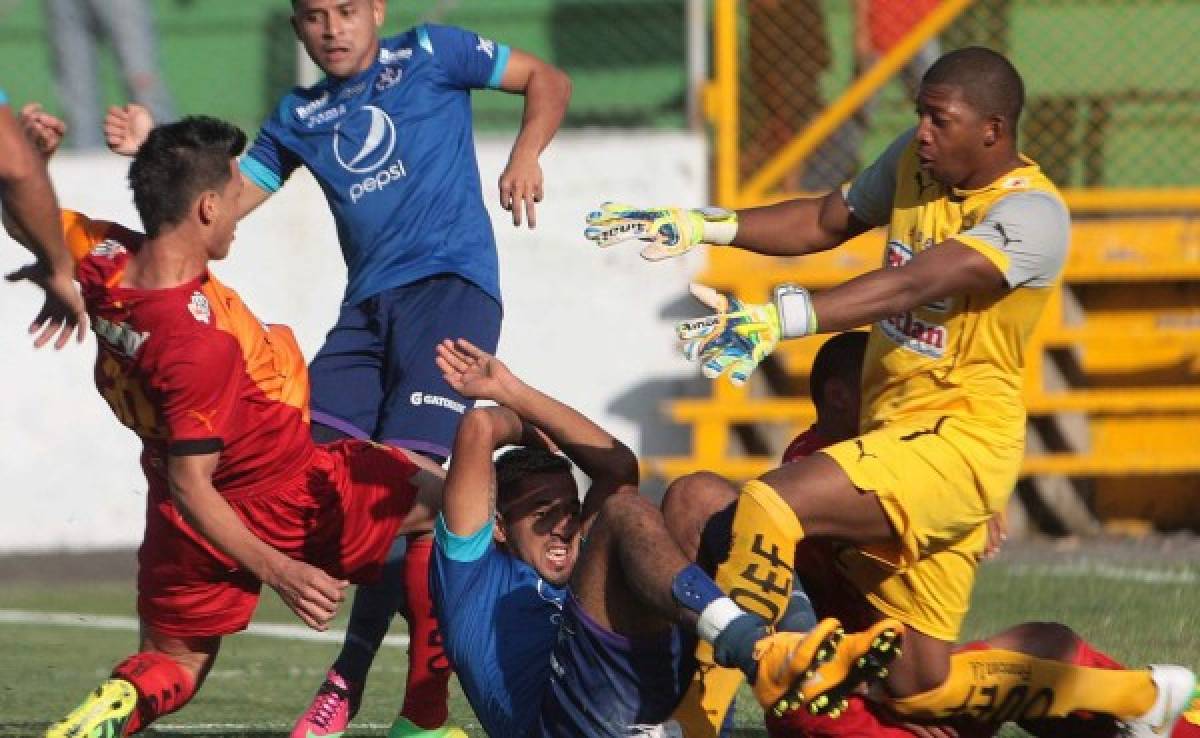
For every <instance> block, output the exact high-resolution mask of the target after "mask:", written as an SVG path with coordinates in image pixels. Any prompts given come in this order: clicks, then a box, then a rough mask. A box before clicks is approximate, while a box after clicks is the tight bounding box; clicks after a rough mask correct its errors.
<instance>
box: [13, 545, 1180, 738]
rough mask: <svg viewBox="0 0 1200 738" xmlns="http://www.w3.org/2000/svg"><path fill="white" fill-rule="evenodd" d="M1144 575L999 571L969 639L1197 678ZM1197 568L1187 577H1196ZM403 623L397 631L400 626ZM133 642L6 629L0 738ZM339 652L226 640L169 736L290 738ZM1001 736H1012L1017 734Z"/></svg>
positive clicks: (392, 667) (394, 666)
mask: <svg viewBox="0 0 1200 738" xmlns="http://www.w3.org/2000/svg"><path fill="white" fill-rule="evenodd" d="M1138 566H1139V571H1154V572H1158V573H1159V574H1164V573H1165V574H1166V575H1167V576H1166V579H1165V581H1159V582H1142V581H1129V580H1127V579H1118V578H1115V576H1114V575H1112V574H1111V572H1109V574H1110V575H1109V576H1104V575H1103V574H1104V572H1100V573H1099V574H1097V573H1095V572H1093V573H1091V574H1088V573H1087V572H1084V573H1083V574H1081V573H1080V572H1079V571H1078V570H1075V569H1067V570H1053V569H1047V568H1046V567H1042V566H1038V565H1034V566H1030V565H1021V564H1016V563H1003V562H1002V563H997V564H991V565H988V566H985V567H984V568H983V570H982V573H981V577H980V581H979V586H978V588H977V591H976V597H975V607H974V610H973V612H972V614H971V617H970V618H969V619H968V622H967V627H966V630H965V632H964V637H965V638H977V637H981V636H984V635H986V634H988V633H991V632H995V631H997V630H1000V629H1002V628H1004V627H1005V626H1007V625H1010V624H1013V623H1016V622H1021V621H1025V620H1034V619H1036V620H1058V621H1062V622H1066V623H1069V624H1071V625H1072V626H1074V627H1075V628H1076V629H1077V630H1079V631H1080V632H1082V633H1084V634H1086V635H1087V637H1088V638H1089V639H1090V640H1091V641H1092V642H1093V643H1094V644H1095V645H1097V646H1098V647H1099V648H1101V649H1103V650H1105V651H1107V652H1109V653H1111V654H1112V655H1113V656H1115V657H1117V658H1119V659H1122V660H1125V661H1127V662H1128V663H1132V664H1140V663H1146V662H1148V661H1179V660H1182V661H1183V662H1184V663H1185V664H1186V665H1188V666H1191V667H1196V666H1197V665H1198V664H1197V663H1196V662H1195V659H1196V655H1197V654H1200V631H1198V630H1197V629H1196V628H1194V627H1192V623H1193V622H1194V613H1196V612H1197V611H1200V587H1196V586H1194V580H1195V579H1196V576H1197V573H1198V572H1200V569H1198V568H1197V566H1196V565H1195V564H1187V563H1182V564H1180V563H1177V564H1159V565H1155V566H1150V565H1145V564H1141V565H1138ZM1189 567H1190V568H1189ZM0 592H2V594H0V608H4V609H24V610H35V611H46V612H52V611H60V612H61V611H71V612H87V613H95V614H102V615H132V614H133V600H132V593H131V589H130V588H129V587H128V586H127V585H124V584H117V583H91V584H86V585H63V584H45V585H42V584H28V583H16V584H13V583H4V584H3V585H2V589H0ZM256 620H257V621H259V622H275V623H289V622H296V621H295V620H294V618H291V617H290V615H289V613H288V612H287V611H286V609H285V608H284V607H283V605H282V604H281V603H280V602H279V601H278V600H277V599H276V598H275V597H274V596H273V595H267V596H266V597H264V599H263V605H262V607H261V608H260V611H259V613H258V615H257V617H256ZM398 623H399V621H398ZM133 644H134V635H133V633H129V632H116V631H100V630H88V629H82V628H65V627H53V626H47V625H41V624H36V625H9V624H0V653H2V654H3V655H4V667H5V668H4V670H3V672H2V674H0V736H28V735H36V734H38V733H39V727H40V726H41V725H44V723H45V722H46V721H47V720H48V719H51V718H54V717H57V716H59V715H60V714H61V713H63V712H65V711H66V710H67V709H69V708H70V707H72V706H73V705H74V704H75V703H76V702H77V701H78V700H79V699H80V698H81V697H82V696H83V695H84V694H85V693H86V692H87V691H88V690H89V689H91V688H92V687H94V686H95V684H96V683H97V682H98V681H99V680H100V679H102V678H103V677H104V676H105V675H106V674H107V671H108V669H109V668H110V666H111V665H112V664H113V663H115V662H116V661H118V660H119V659H120V658H122V657H123V656H125V655H127V654H128V653H129V652H130V649H131V647H132V646H133ZM335 651H336V645H335V644H331V643H308V642H300V641H282V640H275V639H266V638H261V637H255V636H249V635H242V636H236V637H233V638H230V639H228V640H227V641H226V643H225V647H224V650H223V652H222V654H221V657H220V659H219V660H218V662H217V665H216V667H215V669H214V670H213V673H212V674H211V676H210V677H209V680H208V683H207V684H206V685H205V687H204V689H203V690H202V691H201V693H200V695H199V696H198V697H197V698H196V699H195V700H194V701H193V702H192V703H191V704H190V705H188V706H187V707H186V708H185V709H184V710H183V711H182V712H181V713H177V714H176V715H172V716H170V717H169V718H167V719H165V720H163V721H162V723H161V726H160V727H161V733H162V734H163V735H229V736H255V737H256V738H259V737H263V736H282V735H286V733H287V730H288V728H289V727H290V723H291V721H292V720H293V719H294V717H295V715H296V713H297V712H298V711H299V710H301V709H302V708H303V707H304V706H305V705H306V704H307V701H308V699H309V697H310V696H311V694H312V691H313V690H314V689H315V688H316V686H317V684H318V683H319V681H320V679H321V676H322V675H323V674H324V671H325V669H326V667H327V666H328V664H329V662H330V661H331V660H332V658H333V657H334V654H335ZM404 662H405V660H404V656H403V654H402V653H401V652H400V650H399V649H395V648H392V649H385V650H384V652H383V653H381V655H380V656H379V658H377V659H376V662H375V666H374V670H373V671H372V676H371V680H370V685H369V688H368V694H367V698H366V700H365V703H364V706H363V709H362V711H361V712H360V713H359V716H358V718H357V720H356V722H358V723H361V724H364V725H375V726H380V725H385V724H387V723H389V722H390V721H391V718H392V716H393V712H394V710H395V707H396V706H397V705H398V703H399V699H400V696H401V694H402V689H403V680H404ZM453 689H454V691H453V694H452V703H451V712H452V715H453V717H454V719H455V721H456V722H457V723H458V724H460V725H463V726H464V727H466V728H467V730H468V732H469V733H470V734H471V735H472V736H476V735H482V732H481V731H480V730H479V728H478V723H477V721H475V719H474V717H473V716H472V714H471V711H470V708H469V707H468V706H467V704H466V701H465V700H464V699H463V697H462V693H461V691H460V690H458V687H457V684H455V685H453ZM738 716H739V724H740V725H741V726H742V727H743V728H744V730H743V735H746V736H752V735H762V733H761V732H760V730H759V729H758V728H757V726H758V725H759V724H760V723H759V722H758V721H759V715H758V711H757V708H756V707H755V706H754V705H753V700H752V699H748V698H744V699H741V700H740V701H739V713H738ZM205 723H221V724H235V725H242V726H246V727H245V728H244V729H242V730H230V729H210V730H205V729H199V728H186V727H185V728H174V729H172V727H171V726H173V725H174V726H196V725H201V724H205ZM384 733H385V729H383V728H379V727H375V728H366V729H359V730H354V731H352V732H351V735H354V736H380V735H384ZM1006 735H1010V736H1016V735H1019V733H1018V732H1016V731H1013V732H1010V733H1007V734H1006Z"/></svg>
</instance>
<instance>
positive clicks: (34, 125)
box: [18, 103, 67, 159]
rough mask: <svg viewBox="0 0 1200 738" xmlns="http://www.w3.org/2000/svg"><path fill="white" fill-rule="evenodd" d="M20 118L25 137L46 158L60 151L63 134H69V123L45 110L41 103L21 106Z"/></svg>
mask: <svg viewBox="0 0 1200 738" xmlns="http://www.w3.org/2000/svg"><path fill="white" fill-rule="evenodd" d="M18 119H19V121H20V123H21V130H23V131H24V132H25V137H26V138H27V139H29V142H30V143H32V144H33V147H34V148H35V149H37V151H38V153H39V154H41V155H42V157H43V158H45V159H49V158H50V157H51V156H53V155H54V152H55V151H58V146H59V144H61V143H62V140H63V136H65V135H66V134H67V124H66V123H64V122H63V121H62V120H61V119H60V118H56V117H54V116H53V115H51V114H50V113H47V112H46V111H45V110H43V109H42V106H41V104H40V103H28V104H26V105H25V107H23V108H21V114H20V116H19V118H18Z"/></svg>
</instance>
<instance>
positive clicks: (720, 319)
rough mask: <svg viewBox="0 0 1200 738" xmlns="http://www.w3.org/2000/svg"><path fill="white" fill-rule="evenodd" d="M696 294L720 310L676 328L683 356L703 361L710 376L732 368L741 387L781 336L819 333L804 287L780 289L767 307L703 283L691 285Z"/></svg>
mask: <svg viewBox="0 0 1200 738" xmlns="http://www.w3.org/2000/svg"><path fill="white" fill-rule="evenodd" d="M691 292H692V295H693V296H694V297H695V298H696V299H697V300H699V301H700V302H702V303H704V304H705V305H707V306H709V307H711V308H712V309H713V310H715V311H716V314H715V315H710V316H707V317H704V318H697V319H694V320H685V321H682V322H680V323H678V324H676V326H675V332H676V335H677V336H678V338H679V340H680V342H681V347H680V348H681V349H682V351H683V355H684V356H686V357H687V358H688V359H690V360H693V361H694V360H699V361H700V371H701V372H702V373H703V374H704V376H706V377H708V378H709V379H715V378H716V377H719V376H721V375H722V374H724V373H726V372H727V371H728V373H729V380H730V381H731V382H733V384H734V385H735V386H741V385H742V384H745V382H746V380H747V379H749V377H750V374H751V373H752V372H753V371H754V370H755V368H757V367H758V365H759V364H760V363H761V362H762V360H763V359H765V358H767V356H769V355H770V354H771V352H772V351H774V350H775V347H776V346H777V345H779V341H780V339H781V338H798V337H800V336H808V335H812V334H814V333H816V332H817V317H816V314H815V313H814V312H813V308H812V297H811V296H810V295H809V293H808V290H806V289H804V288H802V287H796V286H794V285H781V286H779V287H776V288H775V295H774V297H775V299H774V300H773V301H772V302H770V303H767V304H765V305H756V304H750V303H744V302H742V301H741V300H738V299H737V298H735V297H727V296H725V295H722V294H721V293H719V292H717V291H716V290H714V289H713V288H712V287H706V286H704V285H701V284H693V285H691Z"/></svg>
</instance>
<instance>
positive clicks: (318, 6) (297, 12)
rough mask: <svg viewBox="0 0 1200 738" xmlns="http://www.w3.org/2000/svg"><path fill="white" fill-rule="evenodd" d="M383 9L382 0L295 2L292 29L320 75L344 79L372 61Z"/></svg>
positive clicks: (300, 0)
mask: <svg viewBox="0 0 1200 738" xmlns="http://www.w3.org/2000/svg"><path fill="white" fill-rule="evenodd" d="M385 8H386V3H385V2H383V0H296V2H295V3H294V4H293V6H292V28H293V29H294V30H295V32H296V38H298V39H300V42H301V43H302V44H304V50H305V51H307V52H308V55H309V57H310V58H311V59H312V60H313V61H314V62H316V65H317V66H318V67H320V68H321V71H323V72H325V74H327V75H329V76H330V77H334V78H338V79H345V78H347V77H353V76H354V75H355V74H358V73H359V72H361V71H363V70H364V69H366V68H367V67H369V66H371V64H372V62H374V61H375V57H376V55H378V53H379V28H380V26H382V25H383V16H384V10H385Z"/></svg>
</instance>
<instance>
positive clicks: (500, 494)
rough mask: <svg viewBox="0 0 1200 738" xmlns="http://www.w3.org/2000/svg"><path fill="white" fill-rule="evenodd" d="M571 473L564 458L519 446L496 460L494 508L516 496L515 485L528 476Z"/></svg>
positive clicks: (503, 505) (505, 504) (503, 504)
mask: <svg viewBox="0 0 1200 738" xmlns="http://www.w3.org/2000/svg"><path fill="white" fill-rule="evenodd" d="M556 472H566V473H567V474H570V473H571V462H570V461H568V460H567V459H566V457H563V456H560V455H558V454H556V453H552V452H550V451H547V450H546V449H544V448H530V447H527V446H519V447H517V448H512V449H509V450H508V451H505V452H504V453H502V454H500V457H499V458H498V459H496V507H497V508H504V507H506V506H507V505H508V503H509V502H512V500H513V498H514V497H516V496H517V485H518V484H519V483H520V481H521V480H522V479H524V478H525V477H528V476H529V475H530V474H546V473H556Z"/></svg>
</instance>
